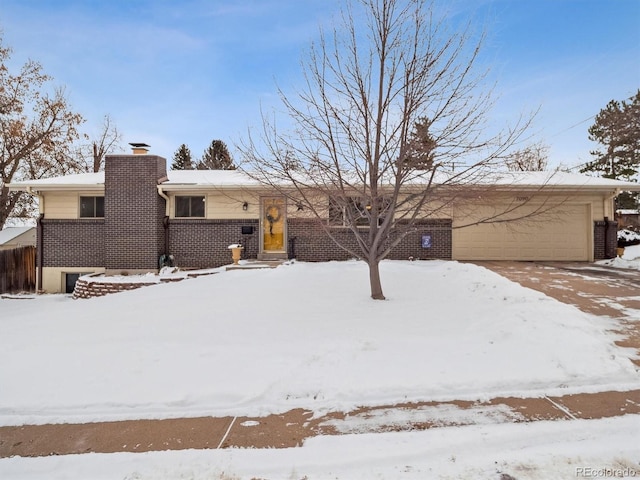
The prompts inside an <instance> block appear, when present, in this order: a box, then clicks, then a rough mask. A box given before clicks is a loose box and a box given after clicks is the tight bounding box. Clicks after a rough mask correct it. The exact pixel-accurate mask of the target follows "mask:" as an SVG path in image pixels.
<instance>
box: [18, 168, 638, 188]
mask: <svg viewBox="0 0 640 480" xmlns="http://www.w3.org/2000/svg"><path fill="white" fill-rule="evenodd" d="M455 175H456V172H453V173H451V172H443V173H442V174H441V175H438V176H437V177H436V179H435V183H436V184H438V183H439V184H447V183H450V184H460V183H467V184H475V185H478V186H484V185H486V186H498V187H503V188H510V187H514V188H522V189H524V188H541V187H549V188H567V189H580V188H588V189H612V190H621V191H622V190H632V191H640V184H638V183H635V182H622V181H618V180H612V179H609V178H600V177H590V176H587V175H582V174H578V173H569V172H559V171H557V172H548V171H542V172H496V173H492V174H483V175H480V174H473V175H461V178H460V179H459V180H458V179H454V180H452V177H455ZM428 176H429V174H428V173H427V172H425V175H424V176H416V177H415V178H414V180H413V181H411V182H409V183H411V184H414V185H419V184H422V183H426V180H427V178H428ZM167 177H168V180H166V181H164V182H163V183H162V186H163V188H164V189H165V190H180V189H184V188H191V187H203V188H207V187H209V188H213V187H216V188H229V187H259V186H260V185H261V184H260V182H258V181H257V180H255V179H254V178H251V177H250V176H249V175H247V174H246V173H244V172H241V171H239V170H170V171H168V172H167ZM8 186H9V188H10V189H11V190H27V189H28V188H31V189H33V190H57V189H66V190H72V189H79V188H87V189H95V188H104V172H97V173H80V174H75V175H65V176H61V177H52V178H43V179H40V180H27V181H22V182H14V183H11V184H8Z"/></svg>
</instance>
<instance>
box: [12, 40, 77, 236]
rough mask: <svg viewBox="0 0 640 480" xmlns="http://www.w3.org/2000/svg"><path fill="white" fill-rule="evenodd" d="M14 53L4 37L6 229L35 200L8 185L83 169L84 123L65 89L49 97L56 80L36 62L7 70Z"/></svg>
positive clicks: (28, 209) (55, 91)
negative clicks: (77, 152) (79, 148)
mask: <svg viewBox="0 0 640 480" xmlns="http://www.w3.org/2000/svg"><path fill="white" fill-rule="evenodd" d="M10 54H11V49H10V48H8V47H5V46H3V45H2V37H0V175H2V176H1V178H0V228H2V226H3V225H4V223H5V221H6V219H7V218H8V217H9V216H10V215H12V213H14V211H15V212H16V213H25V212H29V211H30V205H31V202H30V200H29V197H28V196H27V195H26V194H24V193H21V192H9V191H8V188H7V187H6V184H7V183H9V182H11V181H14V180H27V179H37V178H43V177H49V176H54V175H61V174H65V173H69V172H72V171H80V170H82V166H81V165H79V164H78V162H77V161H74V160H73V158H74V156H73V153H72V151H71V149H72V145H73V142H74V141H75V140H77V139H78V137H79V135H78V131H77V127H78V126H79V125H80V124H81V123H82V122H83V121H84V120H83V118H82V116H81V115H80V114H77V113H74V112H72V111H71V110H70V108H69V105H68V103H67V99H66V97H65V95H64V90H62V89H55V90H53V92H52V93H48V92H47V90H46V86H47V84H48V82H50V80H51V78H50V77H49V76H48V75H46V74H44V73H43V72H42V67H41V66H40V64H39V63H37V62H34V61H31V60H30V61H28V62H26V63H25V64H24V65H23V66H22V68H21V69H20V70H19V71H18V72H17V74H12V73H11V72H10V71H9V67H8V66H7V64H8V60H9V59H10Z"/></svg>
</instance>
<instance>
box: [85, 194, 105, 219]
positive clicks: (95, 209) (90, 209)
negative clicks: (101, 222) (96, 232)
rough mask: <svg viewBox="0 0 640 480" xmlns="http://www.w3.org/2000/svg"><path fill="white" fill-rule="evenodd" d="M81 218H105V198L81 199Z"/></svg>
mask: <svg viewBox="0 0 640 480" xmlns="http://www.w3.org/2000/svg"><path fill="white" fill-rule="evenodd" d="M80 218H104V197H80Z"/></svg>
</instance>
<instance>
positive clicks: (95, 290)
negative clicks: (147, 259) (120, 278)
mask: <svg viewBox="0 0 640 480" xmlns="http://www.w3.org/2000/svg"><path fill="white" fill-rule="evenodd" d="M98 275H100V274H98ZM88 277H90V276H89V275H87V276H86V277H80V278H79V279H78V281H77V282H76V286H75V288H74V289H73V295H72V297H73V298H95V297H103V296H105V295H108V294H110V293H118V292H125V291H127V290H136V289H138V288H141V287H148V286H150V285H158V282H131V283H126V282H109V281H104V282H102V281H101V282H96V281H91V279H90V278H88Z"/></svg>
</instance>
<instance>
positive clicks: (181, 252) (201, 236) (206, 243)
mask: <svg viewBox="0 0 640 480" xmlns="http://www.w3.org/2000/svg"><path fill="white" fill-rule="evenodd" d="M243 226H251V227H253V234H250V235H246V234H245V235H243V234H242V227H243ZM239 241H240V242H241V243H242V244H243V245H244V251H243V252H242V258H243V259H245V258H256V257H257V256H258V249H259V231H258V220H257V219H256V220H206V219H202V220H200V219H171V220H170V222H169V253H170V254H171V255H173V256H174V261H175V265H176V266H177V267H180V268H213V267H219V266H221V265H227V264H229V263H231V251H230V250H229V249H228V248H227V247H228V246H229V245H231V244H233V243H238V242H239Z"/></svg>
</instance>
